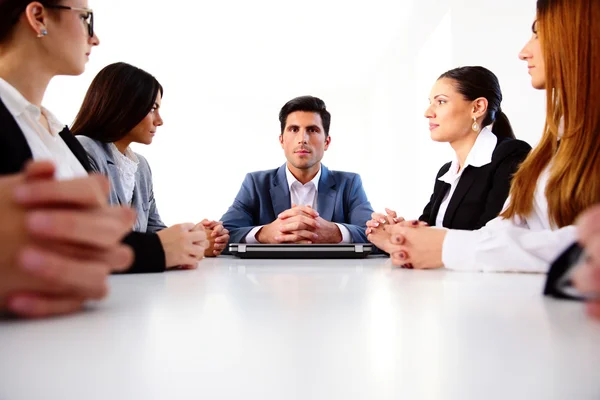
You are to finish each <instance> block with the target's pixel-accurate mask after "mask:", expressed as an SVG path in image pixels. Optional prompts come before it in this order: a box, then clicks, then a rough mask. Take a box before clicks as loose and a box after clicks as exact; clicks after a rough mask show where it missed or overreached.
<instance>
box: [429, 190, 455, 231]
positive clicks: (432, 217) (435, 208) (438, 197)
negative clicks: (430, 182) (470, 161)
mask: <svg viewBox="0 0 600 400" xmlns="http://www.w3.org/2000/svg"><path fill="white" fill-rule="evenodd" d="M448 190H450V185H449V184H447V183H446V182H442V181H440V180H438V181H437V182H436V184H435V196H434V199H433V204H432V206H431V212H430V213H429V221H427V223H428V224H429V226H435V221H436V220H437V215H438V212H439V211H440V205H441V204H442V201H444V197H445V196H446V193H448ZM446 214H447V213H446Z"/></svg>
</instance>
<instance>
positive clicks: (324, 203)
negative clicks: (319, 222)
mask: <svg viewBox="0 0 600 400" xmlns="http://www.w3.org/2000/svg"><path fill="white" fill-rule="evenodd" d="M334 208H335V179H334V178H333V176H332V175H331V173H330V172H329V170H328V169H327V167H325V166H324V165H323V164H321V178H320V179H319V190H318V195H317V212H318V213H319V215H320V216H321V218H323V219H324V220H325V221H331V220H332V218H333V211H334Z"/></svg>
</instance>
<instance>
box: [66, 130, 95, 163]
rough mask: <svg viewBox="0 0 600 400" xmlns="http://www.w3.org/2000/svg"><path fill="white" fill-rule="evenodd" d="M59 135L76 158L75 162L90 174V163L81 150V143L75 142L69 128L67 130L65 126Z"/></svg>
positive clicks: (82, 149) (84, 152) (83, 150)
mask: <svg viewBox="0 0 600 400" xmlns="http://www.w3.org/2000/svg"><path fill="white" fill-rule="evenodd" d="M59 135H60V137H61V138H62V140H63V141H64V142H65V144H66V145H67V147H68V148H69V150H71V153H73V155H74V156H75V158H77V160H78V161H79V162H80V163H81V165H82V166H83V168H84V169H85V170H86V171H87V172H91V171H92V166H91V165H90V161H89V160H88V155H87V153H86V151H85V149H84V148H83V146H82V145H81V143H79V140H77V139H76V138H75V136H73V134H72V133H71V131H70V130H69V128H67V127H66V126H65V129H63V130H62V131H61V132H60V133H59Z"/></svg>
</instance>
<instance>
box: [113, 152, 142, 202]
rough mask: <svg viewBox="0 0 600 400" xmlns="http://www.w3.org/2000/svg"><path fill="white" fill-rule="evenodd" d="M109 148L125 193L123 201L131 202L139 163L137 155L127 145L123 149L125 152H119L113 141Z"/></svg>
mask: <svg viewBox="0 0 600 400" xmlns="http://www.w3.org/2000/svg"><path fill="white" fill-rule="evenodd" d="M110 150H111V152H112V156H113V159H114V160H115V165H116V167H117V169H118V170H119V175H120V178H121V179H120V180H121V186H122V187H123V192H124V193H125V201H126V202H127V204H131V201H132V200H133V190H134V188H135V174H136V172H137V169H138V164H139V163H140V162H139V160H138V158H137V156H136V155H135V153H134V152H133V151H131V149H130V148H129V147H127V150H125V154H123V153H121V152H120V151H119V149H118V148H117V146H115V144H114V143H111V144H110Z"/></svg>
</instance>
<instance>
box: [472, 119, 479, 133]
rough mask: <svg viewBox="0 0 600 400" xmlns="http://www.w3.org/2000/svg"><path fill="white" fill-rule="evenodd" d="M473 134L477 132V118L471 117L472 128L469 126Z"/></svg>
mask: <svg viewBox="0 0 600 400" xmlns="http://www.w3.org/2000/svg"><path fill="white" fill-rule="evenodd" d="M471 128H473V130H474V131H475V132H479V124H478V123H477V118H475V117H473V126H471Z"/></svg>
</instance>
